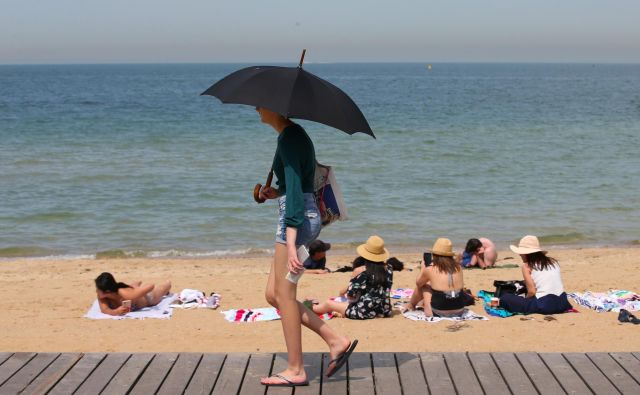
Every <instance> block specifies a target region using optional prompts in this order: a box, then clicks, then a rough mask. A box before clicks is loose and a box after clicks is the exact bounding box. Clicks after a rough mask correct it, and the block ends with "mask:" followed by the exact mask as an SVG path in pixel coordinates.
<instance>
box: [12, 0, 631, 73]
mask: <svg viewBox="0 0 640 395" xmlns="http://www.w3.org/2000/svg"><path fill="white" fill-rule="evenodd" d="M302 48H306V49H307V58H306V61H309V62H373V61H381V62H412V61H416V62H474V61H477V62H607V63H618V62H620V63H640V0H609V1H606V0H555V1H550V0H538V1H528V0H526V1H525V0H523V1H518V0H457V1H456V0H440V1H428V0H386V1H378V0H340V1H336V0H315V1H305V0H296V1H292V0H254V1H245V0H126V1H125V0H73V1H72V0H41V1H36V0H0V64H16V63H18V64H24V63H138V62H154V63H155V62H159V63H164V62H171V63H173V62H292V63H295V61H296V60H297V58H298V57H299V54H300V52H301V49H302Z"/></svg>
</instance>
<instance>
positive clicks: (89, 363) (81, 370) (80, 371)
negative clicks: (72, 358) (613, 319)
mask: <svg viewBox="0 0 640 395" xmlns="http://www.w3.org/2000/svg"><path fill="white" fill-rule="evenodd" d="M105 355H106V354H104V353H87V354H84V355H83V356H82V358H81V359H80V360H79V361H78V362H76V364H75V365H73V367H72V368H71V370H69V371H68V372H67V373H66V374H65V375H64V376H63V377H62V379H61V380H60V381H58V383H57V384H56V385H55V386H54V387H53V388H52V389H51V391H50V392H49V394H51V395H58V394H60V395H66V394H72V393H73V392H74V391H75V390H76V389H78V387H79V386H80V385H81V384H82V383H83V382H84V381H85V380H86V379H87V377H89V375H90V374H91V372H93V370H94V369H95V368H96V366H98V365H99V364H100V362H102V360H103V359H104V357H105Z"/></svg>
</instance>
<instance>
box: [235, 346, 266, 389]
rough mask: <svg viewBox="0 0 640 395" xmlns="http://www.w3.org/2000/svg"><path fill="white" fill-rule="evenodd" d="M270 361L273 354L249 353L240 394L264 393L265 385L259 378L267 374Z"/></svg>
mask: <svg viewBox="0 0 640 395" xmlns="http://www.w3.org/2000/svg"><path fill="white" fill-rule="evenodd" d="M272 363H273V354H251V356H250V357H249V365H248V366H247V370H246V372H245V374H244V379H243V380H242V388H240V395H254V394H264V393H265V391H266V389H267V387H265V386H264V385H262V384H261V383H260V379H261V378H263V377H267V376H269V373H270V372H271V364H272Z"/></svg>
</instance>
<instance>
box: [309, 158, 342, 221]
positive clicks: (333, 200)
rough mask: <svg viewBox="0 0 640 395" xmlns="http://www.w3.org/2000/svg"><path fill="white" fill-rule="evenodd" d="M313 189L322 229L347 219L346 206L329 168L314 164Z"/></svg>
mask: <svg viewBox="0 0 640 395" xmlns="http://www.w3.org/2000/svg"><path fill="white" fill-rule="evenodd" d="M313 189H314V191H315V196H316V204H317V205H318V210H319V211H320V218H321V220H322V227H323V228H324V227H325V226H327V225H330V224H332V223H333V222H335V221H337V220H340V221H344V220H346V219H347V206H346V205H345V204H344V199H343V198H342V191H341V190H340V186H338V182H337V181H336V176H335V174H334V172H333V169H332V168H331V166H325V165H321V164H320V163H318V162H316V172H315V179H314V188H313Z"/></svg>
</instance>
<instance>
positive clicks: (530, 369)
mask: <svg viewBox="0 0 640 395" xmlns="http://www.w3.org/2000/svg"><path fill="white" fill-rule="evenodd" d="M516 358H518V360H519V361H520V364H522V367H523V368H524V370H525V372H527V374H528V375H529V378H530V379H531V381H532V382H533V385H535V386H536V388H537V389H538V391H539V392H540V393H541V394H564V390H563V389H562V386H561V385H560V383H558V381H557V380H556V378H555V377H553V373H551V372H550V371H549V369H548V368H547V366H546V365H545V364H544V362H542V360H541V359H540V357H539V356H538V354H536V353H534V352H522V353H516Z"/></svg>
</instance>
